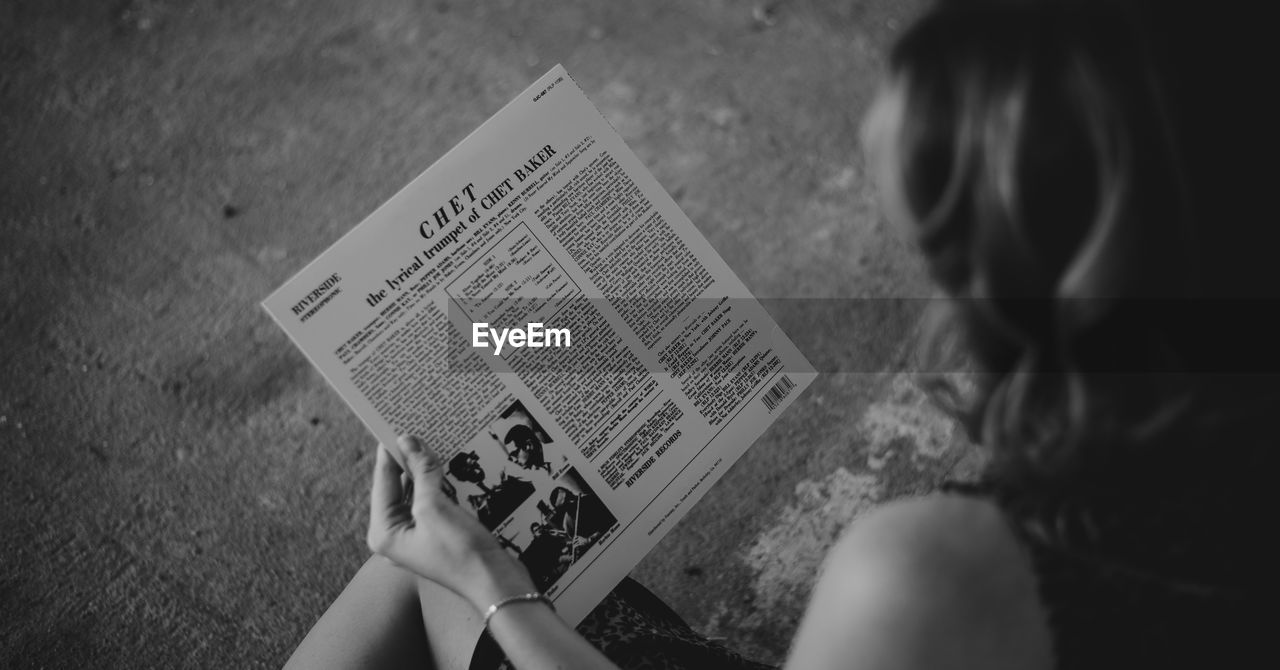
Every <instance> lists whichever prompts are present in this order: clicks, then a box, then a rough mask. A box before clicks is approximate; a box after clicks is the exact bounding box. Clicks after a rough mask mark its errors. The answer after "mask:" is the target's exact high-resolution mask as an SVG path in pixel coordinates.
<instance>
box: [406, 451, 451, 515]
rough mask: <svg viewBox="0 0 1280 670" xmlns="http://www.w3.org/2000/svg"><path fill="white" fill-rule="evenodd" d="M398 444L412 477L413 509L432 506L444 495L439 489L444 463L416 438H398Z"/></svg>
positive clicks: (442, 477)
mask: <svg viewBox="0 0 1280 670" xmlns="http://www.w3.org/2000/svg"><path fill="white" fill-rule="evenodd" d="M399 444H400V453H402V454H403V455H404V456H405V462H406V463H408V465H409V471H410V473H411V474H412V475H413V506H414V509H415V510H418V509H424V506H425V505H427V504H434V503H435V502H436V501H437V499H438V498H440V497H441V496H443V495H444V492H443V491H442V490H441V488H440V486H441V481H442V480H443V479H444V472H443V465H444V462H443V461H441V460H440V456H438V455H437V454H436V452H434V451H432V450H431V448H430V447H428V446H427V445H426V444H424V443H423V442H422V440H420V439H418V438H417V437H414V436H412V435H405V436H403V437H401V438H400V440H399Z"/></svg>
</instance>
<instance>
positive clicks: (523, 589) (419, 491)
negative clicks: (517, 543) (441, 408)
mask: <svg viewBox="0 0 1280 670" xmlns="http://www.w3.org/2000/svg"><path fill="white" fill-rule="evenodd" d="M398 449H399V451H400V455H401V456H402V457H403V459H404V462H405V463H406V464H407V465H408V467H409V474H410V477H411V478H412V480H413V499H412V501H408V500H406V499H405V492H404V487H403V486H402V485H401V480H400V475H401V474H402V470H401V468H400V466H399V465H397V464H396V462H395V460H394V459H393V458H392V456H391V454H390V452H388V451H387V447H385V446H381V447H379V449H378V457H377V461H376V463H375V464H374V475H373V492H372V494H371V501H370V518H369V537H368V540H369V547H370V548H371V549H372V550H373V551H374V552H376V553H378V554H381V555H383V556H386V557H387V558H388V559H390V560H391V561H392V562H394V563H396V564H397V565H399V566H401V567H403V568H405V569H407V570H409V571H411V572H413V573H415V574H417V575H419V576H421V577H423V578H425V579H429V580H431V581H433V582H436V583H438V584H440V585H442V586H444V587H445V588H448V589H449V590H451V591H453V592H455V593H457V594H458V595H459V596H461V597H462V598H463V600H465V601H466V602H467V603H469V604H470V606H471V607H473V608H474V609H475V611H477V612H481V613H483V612H484V611H485V610H487V609H488V608H489V606H490V605H493V604H495V603H498V602H500V601H502V600H504V599H506V598H509V597H511V596H516V595H521V594H525V593H531V592H533V591H535V590H536V589H535V588H534V584H533V580H532V579H530V577H529V573H528V571H527V570H526V569H525V567H524V566H523V565H521V564H520V562H519V561H517V560H516V559H515V558H514V557H512V556H511V554H509V553H507V551H506V550H505V549H503V548H502V545H501V544H499V543H498V541H497V539H495V538H494V537H493V536H492V535H491V534H490V533H489V531H487V530H486V529H485V528H484V526H482V525H481V524H480V522H479V521H477V520H476V519H475V518H474V517H473V516H471V515H470V514H467V513H466V512H464V511H463V510H462V509H461V508H460V507H458V506H457V505H456V504H455V503H453V502H452V501H451V500H450V499H449V498H448V497H447V496H446V495H445V493H444V491H443V490H442V488H441V486H442V483H443V479H444V475H443V473H442V472H441V465H442V462H441V460H440V458H439V457H438V456H437V455H436V454H435V453H434V452H432V451H431V450H430V449H429V448H427V447H426V445H424V444H422V442H421V441H419V440H417V439H416V438H401V440H400V442H399V445H398ZM489 631H490V633H491V634H492V635H493V637H494V639H495V640H496V641H497V642H498V644H499V645H500V646H501V647H502V649H503V651H505V652H506V654H507V656H508V658H510V659H511V660H512V661H513V662H514V663H515V664H516V665H517V666H518V667H519V668H520V669H521V670H540V669H542V668H547V669H550V668H581V669H583V670H587V669H592V670H594V669H616V667H617V666H615V665H614V664H613V663H611V662H610V661H609V659H607V658H605V656H604V655H603V654H601V653H600V651H599V650H597V649H596V648H595V647H593V646H592V645H591V644H590V643H589V642H587V641H586V640H585V639H583V638H582V636H580V635H578V633H577V631H575V630H573V628H571V627H569V625H568V624H566V623H565V622H564V620H563V619H561V618H560V617H559V616H558V615H556V613H555V612H554V611H552V609H551V608H550V607H549V606H547V605H546V604H544V603H541V602H536V601H535V602H514V603H510V604H507V605H504V606H503V607H501V608H500V609H499V610H498V611H497V612H496V613H495V614H494V615H493V616H492V617H491V618H490V620H489Z"/></svg>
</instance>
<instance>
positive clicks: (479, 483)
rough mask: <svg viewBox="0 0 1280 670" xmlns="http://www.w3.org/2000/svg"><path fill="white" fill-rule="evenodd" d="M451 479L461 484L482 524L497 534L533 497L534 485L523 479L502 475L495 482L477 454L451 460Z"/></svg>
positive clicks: (449, 470) (471, 453) (464, 453)
mask: <svg viewBox="0 0 1280 670" xmlns="http://www.w3.org/2000/svg"><path fill="white" fill-rule="evenodd" d="M446 471H447V472H448V474H449V476H450V477H452V478H453V479H454V480H455V481H457V482H459V486H458V488H459V489H462V490H460V491H459V493H460V494H462V495H461V496H459V498H458V499H459V500H462V499H463V497H465V500H466V501H467V504H468V505H469V506H470V507H471V509H472V510H474V511H475V513H476V516H477V517H478V518H479V519H480V523H482V524H484V527H485V528H488V529H489V530H493V529H495V528H497V527H498V525H499V524H501V523H502V522H503V521H505V520H506V518H507V517H509V516H511V513H512V512H514V511H515V510H516V508H518V507H520V505H521V503H523V502H524V501H526V500H528V499H529V497H530V496H532V495H533V492H534V485H533V483H532V482H530V481H529V480H527V479H522V478H520V477H516V476H513V475H509V474H507V473H506V472H505V471H502V472H499V474H498V476H497V477H496V478H495V479H491V478H490V477H489V475H488V474H487V473H486V471H485V468H484V467H483V466H481V465H480V456H479V454H477V453H476V452H475V451H460V452H458V453H457V454H455V455H454V456H453V458H451V459H449V464H448V467H447V469H446Z"/></svg>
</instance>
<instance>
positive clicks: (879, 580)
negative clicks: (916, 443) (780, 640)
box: [789, 495, 1052, 670]
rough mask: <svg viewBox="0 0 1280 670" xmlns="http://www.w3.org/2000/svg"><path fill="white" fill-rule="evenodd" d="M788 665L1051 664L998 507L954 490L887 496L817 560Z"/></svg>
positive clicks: (1030, 576)
mask: <svg viewBox="0 0 1280 670" xmlns="http://www.w3.org/2000/svg"><path fill="white" fill-rule="evenodd" d="M789 667H794V668H801V667H803V668H858V669H862V668H867V669H873V670H878V669H879V668H932V669H943V668H1025V669H1037V668H1045V669H1047V668H1051V667H1052V653H1051V641H1050V635H1049V631H1048V626H1047V624H1046V621H1045V617H1044V614H1043V608H1042V607H1041V605H1040V602H1039V597H1038V596H1037V592H1036V582H1035V576H1034V573H1033V572H1032V569H1031V565H1030V563H1029V561H1028V560H1027V558H1026V556H1025V554H1024V552H1023V551H1022V548H1021V547H1020V545H1019V544H1018V541H1017V539H1016V538H1015V537H1014V535H1013V533H1012V531H1011V530H1010V528H1009V526H1008V524H1007V523H1006V522H1005V520H1004V518H1003V516H1002V515H1001V512H1000V510H999V509H998V508H997V507H996V506H995V505H994V504H992V503H990V502H988V501H985V500H981V499H977V498H967V497H962V496H952V495H931V496H926V497H922V498H915V499H910V500H904V501H899V502H894V503H891V504H887V505H885V506H883V507H880V508H878V509H876V510H874V511H872V512H869V513H867V514H866V515H864V516H863V517H861V518H859V519H858V520H856V521H855V522H854V523H853V524H852V525H851V526H850V528H849V530H848V531H847V532H846V533H845V535H844V537H843V538H841V540H840V542H839V543H837V545H836V546H835V547H834V548H833V549H832V551H831V552H830V554H829V555H828V557H827V562H826V566H825V568H824V571H823V575H822V577H821V579H820V580H819V582H818V584H817V585H816V586H815V588H814V592H813V596H812V599H811V602H810V605H809V611H808V612H807V613H806V615H805V619H804V621H803V622H802V624H801V628H800V632H799V634H798V635H797V638H796V642H795V644H794V645H793V649H792V656H791V659H790V661H789Z"/></svg>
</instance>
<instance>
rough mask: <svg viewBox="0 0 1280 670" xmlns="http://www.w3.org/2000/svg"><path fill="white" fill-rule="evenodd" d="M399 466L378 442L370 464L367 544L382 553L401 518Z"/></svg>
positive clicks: (401, 494) (401, 492) (402, 492)
mask: <svg viewBox="0 0 1280 670" xmlns="http://www.w3.org/2000/svg"><path fill="white" fill-rule="evenodd" d="M401 472H402V471H401V470H400V466H399V465H397V464H396V461H395V459H394V458H392V457H391V454H390V453H389V452H388V451H387V448H386V447H385V446H383V445H381V444H380V445H378V455H377V458H376V459H375V460H374V464H373V492H372V493H371V494H370V496H369V537H368V540H369V548H370V549H372V550H373V551H375V552H378V553H380V554H381V553H385V550H386V549H387V542H388V541H389V540H390V538H391V536H392V534H393V529H394V528H395V527H396V526H397V524H398V523H400V522H401V521H402V520H403V519H401V518H400V517H402V516H403V512H399V511H398V509H397V508H399V507H400V505H401V503H402V502H403V501H404V489H402V488H401V486H400V473H401Z"/></svg>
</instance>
